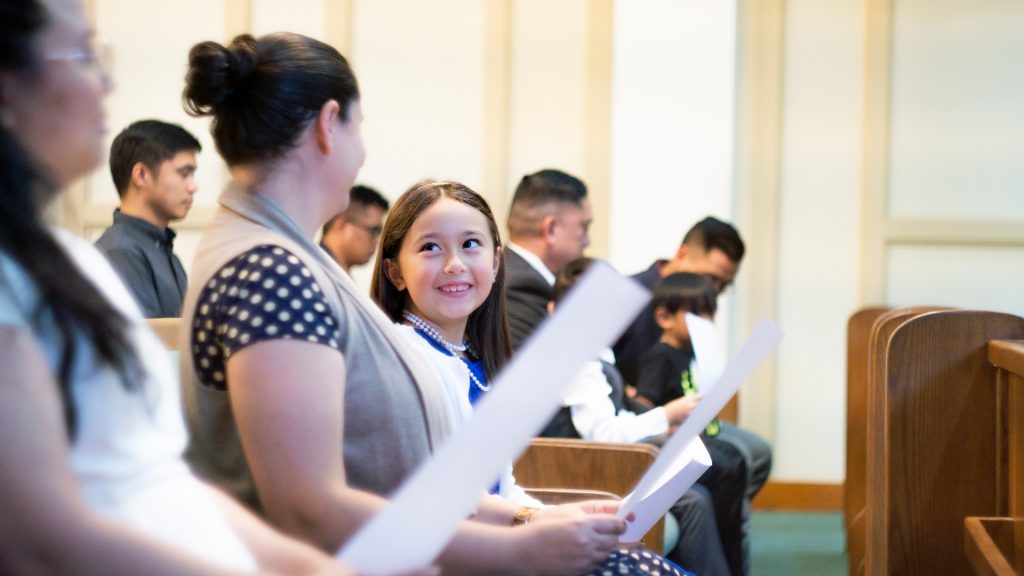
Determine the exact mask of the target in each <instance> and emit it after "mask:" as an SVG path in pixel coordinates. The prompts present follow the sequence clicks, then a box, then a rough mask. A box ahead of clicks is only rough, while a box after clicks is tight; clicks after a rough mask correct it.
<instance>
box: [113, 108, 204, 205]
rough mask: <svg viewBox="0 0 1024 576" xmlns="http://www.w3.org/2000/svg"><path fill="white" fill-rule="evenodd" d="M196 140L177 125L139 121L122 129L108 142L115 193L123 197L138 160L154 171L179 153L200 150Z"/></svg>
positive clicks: (200, 147)
mask: <svg viewBox="0 0 1024 576" xmlns="http://www.w3.org/2000/svg"><path fill="white" fill-rule="evenodd" d="M202 149H203V147H202V146H201V145H200V144H199V140H196V137H195V136H193V135H192V134H190V133H189V132H188V131H187V130H185V129H184V128H182V127H181V126H178V125H177V124H168V123H167V122H161V121H159V120H139V121H138V122H135V123H133V124H132V125H131V126H128V127H127V128H125V129H124V130H122V131H121V133H120V134H118V135H117V137H116V138H114V142H113V144H111V145H110V175H111V177H113V179H114V186H115V187H116V188H117V195H118V196H120V197H121V198H124V194H125V192H127V191H128V185H129V184H131V181H132V168H134V167H135V165H136V164H137V163H139V162H142V163H143V164H145V165H146V167H147V168H149V169H150V171H152V172H154V173H155V172H156V171H157V170H158V169H159V167H160V164H161V163H163V162H164V161H166V160H170V159H172V158H174V156H175V155H176V154H177V153H178V152H182V151H187V150H192V151H195V152H200V151H201V150H202Z"/></svg>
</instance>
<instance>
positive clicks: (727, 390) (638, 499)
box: [619, 320, 782, 542]
mask: <svg viewBox="0 0 1024 576" xmlns="http://www.w3.org/2000/svg"><path fill="white" fill-rule="evenodd" d="M781 339H782V331H781V330H779V327H778V326H776V325H775V324H774V323H773V322H771V321H770V320H762V321H761V322H760V324H758V325H757V327H756V328H754V332H753V333H752V334H751V335H750V338H748V339H747V341H746V343H745V344H744V345H743V348H741V349H740V351H739V353H738V354H736V357H735V358H733V360H732V362H731V363H730V364H729V365H728V366H727V367H726V368H725V371H724V372H723V373H722V376H721V378H719V379H718V382H716V383H715V384H714V385H713V386H711V387H710V389H707V388H705V390H707V391H706V392H704V398H703V399H702V400H701V401H700V403H699V404H697V407H696V408H694V409H693V412H691V413H690V415H689V416H688V417H687V418H686V420H684V421H683V423H682V424H681V425H680V426H679V429H678V430H676V432H675V434H673V435H672V437H671V438H669V440H668V442H666V443H665V445H664V446H662V448H661V453H660V454H658V458H657V459H656V460H655V461H654V463H653V464H651V467H650V468H649V469H648V470H647V473H646V474H644V476H643V478H641V479H640V482H638V483H637V485H636V488H634V489H633V492H631V493H630V494H629V495H628V496H626V498H625V499H623V501H622V504H621V506H620V507H619V517H621V518H625V517H626V516H627V515H629V514H631V513H632V514H635V515H636V519H635V521H634V522H633V523H634V524H635V525H637V526H639V525H644V524H646V525H647V526H648V528H649V527H650V526H653V525H654V523H655V522H657V520H658V518H660V517H661V516H663V515H664V514H665V513H666V512H668V509H669V507H670V506H671V505H672V504H673V503H674V502H675V501H676V500H678V499H679V497H680V496H682V495H683V492H686V490H687V489H688V488H689V487H690V486H692V485H693V482H694V481H696V479H697V478H698V477H699V474H698V475H697V476H696V477H694V478H693V480H691V481H690V482H689V483H686V482H683V481H677V480H676V479H675V478H676V476H677V475H679V471H682V472H684V473H686V475H687V476H689V473H690V472H692V471H693V470H695V469H697V468H696V467H695V466H694V465H692V464H691V465H690V466H688V462H690V461H694V456H695V455H691V456H690V457H689V459H688V455H687V450H694V451H696V452H697V453H699V450H697V449H696V448H691V445H692V444H693V441H694V440H699V436H700V433H701V431H703V430H704V428H705V427H707V425H708V423H709V422H711V419H712V418H714V417H715V415H717V414H718V413H719V412H720V411H721V410H722V408H724V407H725V405H726V403H728V402H729V399H730V398H732V396H733V394H735V393H736V391H737V390H739V388H740V385H741V384H742V383H743V381H744V380H746V379H747V378H748V377H749V376H750V374H751V373H752V372H753V371H754V369H755V368H757V365H758V364H760V363H761V361H762V360H764V358H765V357H766V356H768V354H769V353H770V352H771V351H772V350H774V349H775V346H777V345H778V343H779V341H780V340H781ZM703 447H704V446H703V444H701V448H703ZM705 453H706V450H705ZM712 465H713V463H712ZM653 499H656V501H657V502H656V503H657V505H655V504H656V503H655V502H654V501H652V500H653ZM648 523H649V524H648ZM633 532H634V530H632V529H630V530H629V531H628V532H627V534H630V535H631V538H630V539H627V538H626V535H623V537H622V538H620V540H621V541H623V542H630V541H635V540H637V538H636V537H635V535H633ZM642 534H643V533H641V535H642Z"/></svg>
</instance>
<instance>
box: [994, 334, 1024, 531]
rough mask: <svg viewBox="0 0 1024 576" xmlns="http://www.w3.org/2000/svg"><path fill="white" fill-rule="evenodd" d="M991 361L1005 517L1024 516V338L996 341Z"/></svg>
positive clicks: (1003, 513)
mask: <svg viewBox="0 0 1024 576" xmlns="http://www.w3.org/2000/svg"><path fill="white" fill-rule="evenodd" d="M988 361H989V363H991V364H992V365H993V366H995V368H996V382H995V384H996V397H997V405H998V412H997V415H996V418H997V420H996V432H997V436H996V457H997V458H998V459H999V465H998V466H997V474H998V475H999V480H998V482H999V486H998V487H999V488H1000V494H997V499H998V500H999V501H1000V502H1005V503H1006V509H1005V510H1000V511H999V514H1000V515H1002V516H1011V517H1014V518H1024V341H1019V340H993V341H992V342H989V344H988Z"/></svg>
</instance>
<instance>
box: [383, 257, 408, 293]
mask: <svg viewBox="0 0 1024 576" xmlns="http://www.w3.org/2000/svg"><path fill="white" fill-rule="evenodd" d="M384 274H385V275H386V276H387V277H388V280H390V281H391V283H392V284H393V285H394V286H395V288H396V289H398V291H399V292H401V291H402V290H405V279H404V278H402V270H401V269H400V268H399V267H398V263H397V262H395V259H394V258H387V259H385V260H384Z"/></svg>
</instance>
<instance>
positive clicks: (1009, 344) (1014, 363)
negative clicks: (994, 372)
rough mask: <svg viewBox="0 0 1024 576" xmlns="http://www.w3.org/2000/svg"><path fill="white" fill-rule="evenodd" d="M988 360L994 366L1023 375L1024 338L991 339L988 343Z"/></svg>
mask: <svg viewBox="0 0 1024 576" xmlns="http://www.w3.org/2000/svg"><path fill="white" fill-rule="evenodd" d="M988 361H989V362H990V363H991V364H992V365H993V366H995V367H996V368H1002V369H1003V370H1006V371H1007V372H1011V373H1013V374H1016V375H1017V376H1024V340H993V341H991V342H989V343H988Z"/></svg>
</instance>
